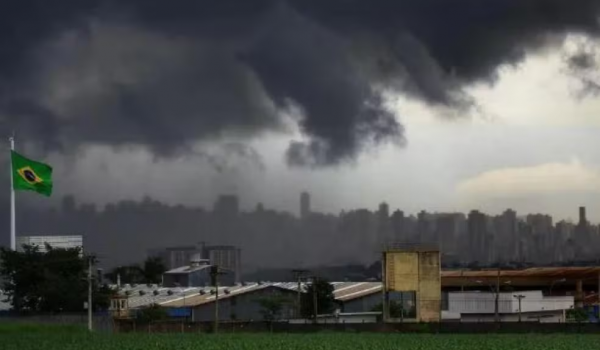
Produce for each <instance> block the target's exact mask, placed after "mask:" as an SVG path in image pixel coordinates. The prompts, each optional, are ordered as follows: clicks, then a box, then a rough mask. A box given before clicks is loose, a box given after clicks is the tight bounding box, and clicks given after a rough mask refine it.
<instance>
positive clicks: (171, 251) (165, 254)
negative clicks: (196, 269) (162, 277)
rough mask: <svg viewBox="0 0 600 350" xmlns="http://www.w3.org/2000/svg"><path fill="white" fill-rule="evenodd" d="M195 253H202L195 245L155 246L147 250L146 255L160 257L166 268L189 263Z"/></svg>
mask: <svg viewBox="0 0 600 350" xmlns="http://www.w3.org/2000/svg"><path fill="white" fill-rule="evenodd" d="M196 254H202V250H201V249H200V248H198V247H197V246H195V245H192V246H181V247H168V248H157V249H151V250H149V251H148V256H150V257H158V258H161V259H162V261H163V262H164V264H165V267H166V268H167V270H173V269H176V268H178V267H183V266H187V265H189V263H190V261H191V260H192V258H193V257H194V256H195V255H196Z"/></svg>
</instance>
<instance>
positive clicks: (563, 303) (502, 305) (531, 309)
mask: <svg viewBox="0 0 600 350" xmlns="http://www.w3.org/2000/svg"><path fill="white" fill-rule="evenodd" d="M496 297H497V298H498V306H497V308H498V313H497V315H496ZM574 306H575V299H574V297H573V296H545V295H544V294H543V293H542V292H541V291H521V292H501V293H498V295H496V293H490V292H478V291H470V292H450V293H448V310H447V311H448V312H449V313H450V314H457V315H459V317H460V321H461V322H494V321H499V322H551V323H564V322H566V320H567V319H566V311H567V310H569V309H572V308H573V307H574Z"/></svg>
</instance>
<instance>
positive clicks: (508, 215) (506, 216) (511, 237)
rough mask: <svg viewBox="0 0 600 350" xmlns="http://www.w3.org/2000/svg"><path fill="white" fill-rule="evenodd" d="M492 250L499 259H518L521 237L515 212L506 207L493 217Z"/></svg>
mask: <svg viewBox="0 0 600 350" xmlns="http://www.w3.org/2000/svg"><path fill="white" fill-rule="evenodd" d="M494 237H495V239H494V242H495V243H496V244H495V246H494V250H495V251H496V254H495V256H496V258H497V259H498V260H500V261H504V262H508V261H520V253H519V252H520V247H521V237H520V236H519V221H518V219H517V212H516V211H514V210H512V209H507V210H505V211H504V213H502V215H499V216H496V217H495V218H494Z"/></svg>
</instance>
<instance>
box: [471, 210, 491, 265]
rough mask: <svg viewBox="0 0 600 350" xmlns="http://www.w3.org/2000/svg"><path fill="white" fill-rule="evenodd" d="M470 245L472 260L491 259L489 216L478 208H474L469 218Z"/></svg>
mask: <svg viewBox="0 0 600 350" xmlns="http://www.w3.org/2000/svg"><path fill="white" fill-rule="evenodd" d="M467 227H468V229H467V230H468V231H467V232H468V240H469V243H468V246H469V253H470V255H471V256H472V260H474V261H478V262H479V263H487V262H488V260H489V237H488V235H489V232H488V217H487V215H485V214H483V213H482V212H480V211H478V210H472V211H471V212H470V213H469V218H468V223H467Z"/></svg>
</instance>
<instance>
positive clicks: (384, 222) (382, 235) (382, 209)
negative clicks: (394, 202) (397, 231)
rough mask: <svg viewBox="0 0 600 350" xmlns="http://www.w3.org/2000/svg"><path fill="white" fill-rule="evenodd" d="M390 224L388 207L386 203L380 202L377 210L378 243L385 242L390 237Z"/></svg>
mask: <svg viewBox="0 0 600 350" xmlns="http://www.w3.org/2000/svg"><path fill="white" fill-rule="evenodd" d="M391 232H392V230H391V226H390V207H389V205H388V204H387V203H385V202H384V203H381V204H380V205H379V210H378V211H377V235H378V237H379V243H386V242H388V241H389V240H390V239H391V238H392V237H391V236H392V233H391Z"/></svg>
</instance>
